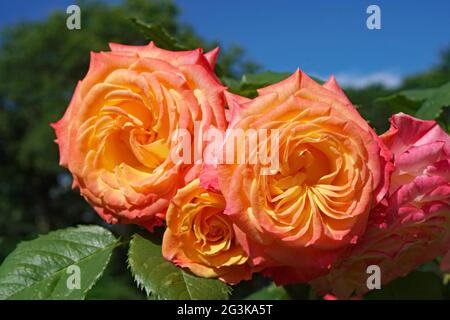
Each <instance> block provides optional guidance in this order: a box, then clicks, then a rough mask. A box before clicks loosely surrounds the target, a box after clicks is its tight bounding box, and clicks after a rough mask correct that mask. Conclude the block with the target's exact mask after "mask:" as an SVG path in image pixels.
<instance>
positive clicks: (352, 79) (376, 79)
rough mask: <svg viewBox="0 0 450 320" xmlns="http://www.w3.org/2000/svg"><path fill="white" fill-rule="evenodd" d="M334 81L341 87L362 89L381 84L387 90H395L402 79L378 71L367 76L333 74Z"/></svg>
mask: <svg viewBox="0 0 450 320" xmlns="http://www.w3.org/2000/svg"><path fill="white" fill-rule="evenodd" d="M335 77H336V80H337V82H338V83H339V85H340V86H342V87H351V88H356V89H358V88H364V87H367V86H369V85H372V84H382V85H384V86H385V87H387V88H396V87H398V86H400V85H401V83H402V80H403V77H402V76H401V75H400V74H398V73H394V72H390V71H380V72H375V73H369V74H361V73H355V72H341V73H337V74H335Z"/></svg>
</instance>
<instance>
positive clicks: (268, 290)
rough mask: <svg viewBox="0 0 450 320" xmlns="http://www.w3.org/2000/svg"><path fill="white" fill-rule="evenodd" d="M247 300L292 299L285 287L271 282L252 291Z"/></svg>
mask: <svg viewBox="0 0 450 320" xmlns="http://www.w3.org/2000/svg"><path fill="white" fill-rule="evenodd" d="M245 300H290V296H289V294H288V292H287V291H286V289H285V288H284V287H281V286H277V285H275V284H274V283H271V284H269V285H268V286H266V287H264V288H262V289H261V290H259V291H256V292H255V293H252V294H251V295H249V296H248V297H247V298H245Z"/></svg>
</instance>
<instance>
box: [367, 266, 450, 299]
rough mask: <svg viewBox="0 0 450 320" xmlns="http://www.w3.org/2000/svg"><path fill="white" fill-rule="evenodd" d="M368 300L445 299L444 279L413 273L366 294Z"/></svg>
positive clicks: (425, 273)
mask: <svg viewBox="0 0 450 320" xmlns="http://www.w3.org/2000/svg"><path fill="white" fill-rule="evenodd" d="M364 298H365V299H368V300H379V299H383V300H385V299H386V300H393V299H397V300H403V299H421V300H427V299H443V298H444V286H443V282H442V279H441V278H440V277H438V276H437V275H436V274H434V273H431V272H421V271H413V272H411V273H410V274H408V275H407V276H405V277H402V278H398V279H395V280H394V281H392V282H391V283H389V284H387V285H385V286H382V288H381V289H380V290H373V291H371V292H370V293H368V294H366V295H365V297H364Z"/></svg>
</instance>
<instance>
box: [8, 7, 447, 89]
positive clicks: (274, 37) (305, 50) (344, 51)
mask: <svg viewBox="0 0 450 320" xmlns="http://www.w3.org/2000/svg"><path fill="white" fill-rule="evenodd" d="M113 1H114V2H117V1H115V0H113ZM73 2H74V1H73V0H72V1H70V0H46V1H32V0H15V1H1V3H0V26H4V25H5V24H10V23H15V22H18V21H20V20H21V19H28V20H32V19H40V18H44V17H45V16H46V15H47V14H48V13H49V12H51V11H52V10H55V9H65V8H66V7H67V5H69V4H72V3H73ZM175 2H176V3H177V4H178V5H179V6H180V8H181V10H182V14H181V20H182V21H183V22H185V23H188V24H190V25H192V26H193V27H194V29H195V30H196V32H197V33H198V34H200V35H201V36H203V37H205V38H206V39H209V40H219V41H220V42H221V43H222V44H223V45H224V46H229V45H231V44H239V45H241V46H243V47H244V48H245V49H246V52H247V54H248V56H249V57H250V58H252V59H254V60H256V61H257V62H259V63H261V64H262V65H263V66H264V67H265V68H266V69H271V70H276V71H294V70H295V69H296V68H297V67H299V68H301V69H302V70H304V71H306V72H308V73H310V74H313V75H316V76H320V77H327V76H329V75H330V74H335V75H336V76H337V78H338V80H340V82H341V83H344V84H350V85H351V84H353V85H363V84H365V83H370V82H373V81H377V80H378V81H383V82H384V83H386V84H388V85H389V84H390V85H395V84H396V83H398V81H399V79H400V78H401V77H403V76H404V75H408V74H412V73H416V72H420V71H423V70H425V69H427V68H429V67H430V66H432V65H433V64H435V63H437V61H438V54H439V50H441V49H443V48H445V47H447V46H449V45H450V17H449V15H450V1H448V0H427V1H406V0H395V1H392V0H391V1H388V0H386V1H375V0H372V1H366V0H345V1H331V0H327V1H325V0H313V1H298V0H276V1H263V0H259V1H258V0H227V1H211V0H175ZM370 4H377V5H379V6H380V8H381V26H382V28H381V30H369V29H367V27H366V19H367V17H368V14H367V13H366V8H367V7H368V6H369V5H370ZM81 9H82V8H81ZM150 18H151V17H149V19H150Z"/></svg>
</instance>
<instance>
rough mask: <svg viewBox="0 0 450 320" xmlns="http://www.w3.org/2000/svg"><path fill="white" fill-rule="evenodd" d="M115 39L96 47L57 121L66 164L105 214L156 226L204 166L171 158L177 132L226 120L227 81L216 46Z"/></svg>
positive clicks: (82, 190) (76, 182) (219, 125)
mask: <svg viewBox="0 0 450 320" xmlns="http://www.w3.org/2000/svg"><path fill="white" fill-rule="evenodd" d="M110 46H111V50H112V51H111V52H100V53H92V55H91V64H90V67H89V71H88V73H87V75H86V77H85V78H84V79H83V80H82V81H80V82H79V84H78V86H77V88H76V90H75V93H74V95H73V98H72V101H71V102H70V105H69V108H68V109H67V111H66V113H65V114H64V117H63V118H62V119H61V120H60V121H58V122H57V123H56V124H54V125H53V126H54V128H55V131H56V136H57V140H56V141H57V143H58V145H59V150H60V164H61V165H63V166H65V167H67V168H68V169H69V170H70V172H71V173H72V175H73V179H74V187H79V188H80V193H81V195H82V196H83V197H84V198H85V199H86V200H87V201H88V202H89V203H90V204H91V205H92V206H93V207H94V208H95V210H96V211H97V212H98V213H99V215H100V216H101V217H102V218H103V219H105V220H106V221H107V222H109V223H137V224H141V225H144V226H146V227H147V228H149V229H152V227H153V226H154V225H155V224H156V225H158V224H161V221H162V219H163V218H164V216H165V213H166V210H167V207H168V205H169V202H170V200H171V199H172V197H173V196H174V195H175V194H176V192H177V190H178V189H179V188H181V187H183V186H184V185H185V183H186V182H187V181H188V180H192V178H193V177H195V172H194V173H192V171H195V169H197V171H198V168H193V167H192V166H190V165H186V164H181V163H174V162H173V161H171V157H170V153H171V152H174V150H175V149H176V148H175V146H174V144H176V141H173V139H172V134H173V133H174V132H175V131H176V130H177V129H185V130H188V131H189V132H192V130H193V122H194V121H200V122H201V126H202V127H209V126H210V125H212V126H215V127H217V128H218V129H220V130H224V129H225V127H226V120H225V108H224V96H223V92H224V90H225V88H224V87H223V86H222V85H221V84H220V83H219V81H218V79H217V77H216V76H215V74H214V72H213V68H214V63H215V59H216V57H217V53H218V50H214V51H212V52H210V53H207V54H206V55H204V54H203V53H202V50H201V49H196V50H192V51H178V52H173V51H167V50H163V49H160V48H157V47H156V46H155V45H154V44H153V43H150V44H149V45H147V46H126V45H119V44H111V45H110ZM200 152H201V151H200Z"/></svg>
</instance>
